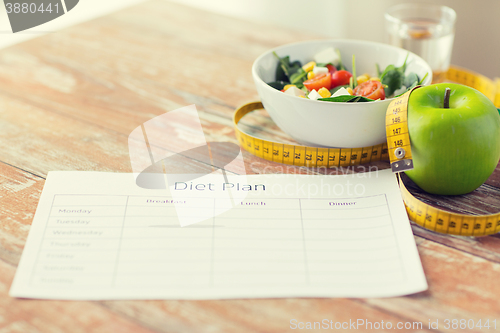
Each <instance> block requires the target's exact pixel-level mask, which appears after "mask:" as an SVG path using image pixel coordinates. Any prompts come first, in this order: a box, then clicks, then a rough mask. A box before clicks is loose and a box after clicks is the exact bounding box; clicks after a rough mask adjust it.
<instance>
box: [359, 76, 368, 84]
mask: <svg viewBox="0 0 500 333" xmlns="http://www.w3.org/2000/svg"><path fill="white" fill-rule="evenodd" d="M369 79H370V78H369V77H368V76H366V75H364V74H363V75H360V76H358V77H357V79H356V81H357V83H358V84H361V83H363V82H366V81H368V80H369Z"/></svg>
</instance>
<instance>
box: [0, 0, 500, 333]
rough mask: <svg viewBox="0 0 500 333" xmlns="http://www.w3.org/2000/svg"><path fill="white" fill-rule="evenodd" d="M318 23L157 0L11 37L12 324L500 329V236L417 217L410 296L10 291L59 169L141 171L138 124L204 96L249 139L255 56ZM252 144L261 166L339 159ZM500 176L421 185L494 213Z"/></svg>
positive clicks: (3, 195) (8, 189)
mask: <svg viewBox="0 0 500 333" xmlns="http://www.w3.org/2000/svg"><path fill="white" fill-rule="evenodd" d="M314 37H315V36H310V35H305V34H300V33H297V32H294V31H289V30H285V29H278V28H276V27H271V26H266V25H262V24H256V23H250V22H245V21H242V20H238V19H233V18H227V17H223V16H219V15H215V14H211V13H208V12H204V11H200V10H195V9H192V8H188V7H184V6H181V5H178V4H173V3H169V2H166V1H160V0H156V1H151V2H146V3H143V4H141V5H138V6H135V7H131V8H128V9H126V10H123V11H120V12H117V13H114V14H112V15H109V16H106V17H102V18H99V19H96V20H93V21H90V22H87V23H84V24H80V25H78V26H75V27H72V28H70V29H67V30H64V31H62V32H57V33H51V34H48V35H45V36H43V37H40V38H37V39H34V40H31V41H28V42H26V43H23V44H20V45H16V46H13V47H10V48H7V49H5V50H1V51H0V143H1V147H2V148H1V150H0V152H1V153H0V162H1V163H0V201H1V204H0V221H1V222H0V332H2V333H4V332H23V333H24V332H73V333H76V332H121V333H124V332H134V333H140V332H196V333H198V332H288V331H291V329H290V320H291V319H296V320H297V321H300V322H314V321H321V320H322V319H325V318H326V319H329V320H333V321H334V322H335V321H339V322H344V321H347V322H348V321H349V319H351V320H356V319H364V320H368V321H371V322H381V321H382V320H383V321H384V322H387V321H391V322H393V323H394V324H396V323H397V322H422V323H423V329H422V330H418V331H419V332H428V331H430V330H429V329H428V322H429V320H431V321H432V322H435V321H436V320H439V327H440V329H439V331H455V330H451V329H448V330H447V329H445V328H444V323H445V322H444V321H445V320H446V319H449V320H452V319H458V320H460V319H465V320H469V319H473V320H474V321H475V322H476V323H477V322H478V321H479V320H480V319H482V322H483V324H484V321H485V320H486V319H490V325H492V324H493V323H492V320H493V319H497V327H498V328H497V329H500V300H499V299H500V238H499V236H498V235H495V236H489V237H483V238H477V239H476V238H464V237H454V236H447V235H441V234H437V233H434V232H431V231H427V230H425V229H422V228H420V227H419V226H416V225H412V228H413V232H414V234H415V241H416V243H417V245H418V250H419V253H420V256H421V259H422V263H423V266H424V270H425V273H426V276H427V280H428V283H429V290H428V291H426V292H423V293H419V294H416V295H411V296H407V297H396V298H378V299H251V300H224V301H219V300H214V301H100V302H69V301H45V300H43V301H42V300H22V299H13V298H11V297H9V296H8V290H9V288H10V285H11V282H12V279H13V276H14V273H15V271H16V266H17V264H18V262H19V259H20V256H21V252H22V250H23V246H24V244H25V242H26V237H27V235H28V232H29V229H30V224H31V222H32V219H33V216H34V213H35V210H36V207H37V202H38V199H39V197H40V194H41V191H42V188H43V185H44V181H45V177H46V175H47V172H48V171H50V170H98V171H112V172H130V171H131V168H130V162H129V155H128V148H127V137H128V134H129V133H130V132H131V131H132V130H133V129H134V128H135V127H137V126H138V125H140V124H141V123H143V122H144V121H146V120H148V119H151V118H153V117H155V116H157V115H160V114H162V113H164V112H167V111H170V110H174V109H176V108H179V107H182V106H186V105H190V104H196V106H197V108H198V110H199V113H200V117H201V119H202V122H203V126H204V129H205V131H206V135H207V139H208V140H209V141H230V142H237V141H236V138H235V136H234V131H233V129H232V126H231V116H232V113H233V111H234V109H235V108H236V107H237V106H239V105H242V104H244V103H246V102H250V101H253V100H258V96H257V93H256V90H255V88H254V84H253V81H252V78H251V71H250V69H251V64H252V62H253V60H254V59H255V58H256V57H257V56H258V55H259V54H261V53H262V52H264V51H266V50H268V49H270V48H272V47H275V46H278V45H280V44H285V43H289V42H294V41H300V40H306V39H310V38H314ZM249 121H253V122H255V123H256V125H258V126H259V127H260V128H263V130H264V132H266V135H268V136H269V137H272V138H275V139H276V140H289V139H288V138H286V137H285V136H284V135H283V134H281V132H280V131H279V130H278V129H277V128H276V126H275V125H274V124H273V123H272V122H271V121H270V120H269V118H268V117H267V116H266V115H265V113H262V112H261V113H259V114H257V115H255V116H254V117H253V118H251V119H250V120H249ZM243 155H244V159H245V162H246V172H247V173H261V172H268V173H269V172H271V173H275V172H299V173H306V172H309V173H316V172H323V173H324V172H329V171H325V170H323V171H318V170H307V169H304V168H297V167H284V166H283V165H280V164H277V163H272V162H267V161H264V160H262V159H259V158H257V157H254V156H252V155H250V154H249V153H247V152H244V153H243ZM372 166H377V167H378V168H387V166H388V165H387V163H386V162H379V163H374V164H372ZM177 168H178V169H177V170H172V171H176V172H180V173H188V172H193V171H196V170H200V168H201V169H203V168H209V166H207V165H203V164H201V163H199V162H197V161H194V160H193V161H192V163H186V164H184V165H177ZM229 171H231V172H236V173H242V172H243V171H245V170H229ZM357 171H360V169H358V168H353V169H349V170H345V171H342V172H357ZM499 188H500V169H499V168H498V167H497V170H496V172H495V174H494V175H493V176H492V177H491V178H490V179H489V180H488V182H487V183H486V184H485V185H483V186H482V187H481V188H480V189H478V190H477V191H476V192H474V193H473V194H471V195H467V196H464V197H457V198H448V197H440V198H437V197H433V196H428V195H426V194H422V193H420V194H419V193H418V191H417V190H415V192H416V193H417V194H418V195H419V196H420V197H422V198H425V199H426V200H428V201H429V202H433V203H434V204H436V205H439V206H441V207H448V208H452V209H454V210H456V211H460V212H469V213H485V212H495V211H498V209H499V207H500V200H499V197H500V196H499V193H500V189H499ZM490 330H492V331H494V330H493V327H491V328H490ZM344 331H351V329H347V330H344ZM360 331H363V330H360ZM378 331H381V330H378ZM394 331H397V330H394ZM403 331H413V330H411V329H410V330H405V329H403ZM465 331H467V332H476V331H477V332H483V331H488V330H486V329H485V328H483V329H479V328H475V329H470V330H469V329H467V330H462V332H465Z"/></svg>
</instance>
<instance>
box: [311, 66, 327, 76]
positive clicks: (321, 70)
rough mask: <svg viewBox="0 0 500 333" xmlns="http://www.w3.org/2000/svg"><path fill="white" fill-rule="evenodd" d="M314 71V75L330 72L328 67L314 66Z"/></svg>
mask: <svg viewBox="0 0 500 333" xmlns="http://www.w3.org/2000/svg"><path fill="white" fill-rule="evenodd" d="M313 73H314V75H319V74H326V73H328V68H326V67H318V66H314V68H313Z"/></svg>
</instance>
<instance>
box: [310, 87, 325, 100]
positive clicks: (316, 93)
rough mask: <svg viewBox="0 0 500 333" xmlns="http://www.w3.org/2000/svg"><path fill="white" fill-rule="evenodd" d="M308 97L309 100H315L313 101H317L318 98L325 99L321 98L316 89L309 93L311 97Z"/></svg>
mask: <svg viewBox="0 0 500 333" xmlns="http://www.w3.org/2000/svg"><path fill="white" fill-rule="evenodd" d="M307 97H309V99H313V100H317V99H318V98H323V97H321V95H320V94H318V92H317V91H316V90H315V89H313V90H312V91H311V92H310V93H309V95H307Z"/></svg>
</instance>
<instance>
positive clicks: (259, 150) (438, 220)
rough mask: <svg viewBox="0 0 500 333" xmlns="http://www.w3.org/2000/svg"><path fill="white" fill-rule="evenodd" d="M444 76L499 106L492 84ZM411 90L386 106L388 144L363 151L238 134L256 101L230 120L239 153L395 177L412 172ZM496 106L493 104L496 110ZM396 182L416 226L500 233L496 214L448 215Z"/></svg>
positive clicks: (459, 73) (466, 74) (455, 73)
mask: <svg viewBox="0 0 500 333" xmlns="http://www.w3.org/2000/svg"><path fill="white" fill-rule="evenodd" d="M447 78H448V80H452V81H455V82H457V83H461V84H465V85H469V86H471V87H473V88H475V89H477V90H479V91H481V92H482V91H483V90H484V91H486V93H487V94H485V95H486V96H488V97H489V98H490V99H491V100H498V101H497V102H498V103H499V104H500V94H497V93H496V91H497V89H496V86H495V83H493V81H492V80H490V79H488V78H486V77H484V76H482V75H479V74H475V73H473V72H470V71H466V70H461V69H458V68H456V67H452V68H450V70H449V71H448V72H447ZM414 89H418V87H416V88H414ZM414 89H413V90H414ZM481 89H482V90H481ZM413 90H411V91H409V92H406V93H405V94H403V95H401V96H399V97H397V98H395V99H394V100H392V101H391V103H390V104H389V107H388V108H387V112H386V119H385V120H386V136H387V143H383V144H380V145H376V146H371V147H364V148H318V147H306V146H300V145H293V144H285V143H279V142H274V141H270V140H264V139H260V138H257V137H255V136H252V135H250V134H247V133H245V132H243V131H242V130H241V129H240V128H239V127H238V123H239V121H240V120H241V119H242V118H243V117H244V116H245V115H246V114H248V113H250V112H252V111H254V110H258V109H263V105H262V103H261V102H252V103H248V104H245V105H243V106H241V107H240V108H238V109H237V110H236V111H235V113H234V117H233V122H234V128H235V132H236V137H237V139H238V141H239V143H240V145H241V146H242V147H243V148H244V149H246V150H247V151H249V152H250V153H252V154H254V155H256V156H258V157H261V158H264V159H266V160H268V161H273V162H278V163H284V164H289V165H296V166H306V167H328V168H329V167H344V166H350V165H358V164H365V163H369V162H374V161H381V160H389V161H390V165H391V169H392V171H393V172H396V173H399V172H402V171H406V170H410V169H413V160H412V154H411V142H410V135H409V131H408V116H407V115H408V101H409V98H410V94H411V92H412V91H413ZM499 91H500V90H499ZM499 104H497V103H495V105H496V106H497V107H498V106H499ZM398 180H399V185H400V189H401V194H402V198H403V201H404V204H405V207H406V211H407V213H408V217H409V218H410V220H412V221H414V222H415V223H417V224H418V225H420V226H422V227H424V228H427V229H430V230H433V231H436V232H440V233H446V234H453V235H460V236H486V235H492V234H495V233H498V232H500V212H499V213H496V214H490V215H465V214H458V213H452V212H448V211H445V210H442V209H439V208H436V207H433V206H431V205H429V204H426V203H425V202H423V201H421V200H419V199H417V198H416V197H414V196H413V195H412V194H411V193H410V192H409V191H408V189H407V188H406V186H405V184H404V181H403V179H402V177H399V175H398Z"/></svg>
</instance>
